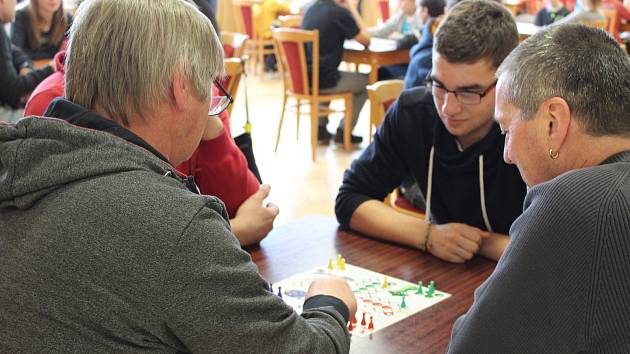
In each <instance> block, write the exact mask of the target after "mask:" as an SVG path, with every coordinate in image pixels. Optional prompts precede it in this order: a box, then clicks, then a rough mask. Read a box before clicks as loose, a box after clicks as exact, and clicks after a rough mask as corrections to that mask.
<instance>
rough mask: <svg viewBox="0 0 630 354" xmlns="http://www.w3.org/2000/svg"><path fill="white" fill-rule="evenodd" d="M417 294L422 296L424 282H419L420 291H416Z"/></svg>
mask: <svg viewBox="0 0 630 354" xmlns="http://www.w3.org/2000/svg"><path fill="white" fill-rule="evenodd" d="M416 294H418V295H422V280H420V281H419V282H418V290H416Z"/></svg>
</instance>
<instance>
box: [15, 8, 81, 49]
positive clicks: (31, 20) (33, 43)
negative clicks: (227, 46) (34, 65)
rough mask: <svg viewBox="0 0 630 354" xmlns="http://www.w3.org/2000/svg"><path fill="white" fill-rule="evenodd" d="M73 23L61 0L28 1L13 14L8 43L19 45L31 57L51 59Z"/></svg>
mask: <svg viewBox="0 0 630 354" xmlns="http://www.w3.org/2000/svg"><path fill="white" fill-rule="evenodd" d="M71 23H72V16H71V15H70V14H69V13H66V12H65V10H64V8H63V1H62V0H30V3H29V4H28V5H27V6H26V7H24V8H23V9H21V10H19V11H17V13H16V14H15V22H14V23H13V25H12V26H11V42H13V44H15V45H16V46H18V47H20V48H22V50H23V51H24V53H26V55H28V57H29V58H31V60H39V59H51V58H53V57H54V56H55V54H56V53H57V52H58V51H59V49H60V48H61V43H62V42H63V41H64V38H65V37H64V35H65V33H66V32H67V31H68V28H69V27H70V24H71Z"/></svg>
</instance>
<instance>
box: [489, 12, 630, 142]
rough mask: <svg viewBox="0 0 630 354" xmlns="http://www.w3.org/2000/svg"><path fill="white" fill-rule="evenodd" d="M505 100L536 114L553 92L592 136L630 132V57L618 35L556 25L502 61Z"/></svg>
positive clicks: (528, 115) (500, 73) (525, 112)
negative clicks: (619, 42)
mask: <svg viewBox="0 0 630 354" xmlns="http://www.w3.org/2000/svg"><path fill="white" fill-rule="evenodd" d="M499 76H501V77H502V79H505V80H506V81H505V83H506V86H505V87H506V90H505V100H506V101H507V102H508V103H510V104H512V105H513V106H515V107H516V108H518V109H519V110H520V111H521V114H522V118H523V119H529V118H531V117H532V116H533V115H534V114H535V113H536V112H537V111H538V108H539V107H540V105H541V104H542V103H543V102H544V101H545V100H546V99H549V98H551V97H561V98H563V99H564V100H565V101H566V102H567V103H568V105H569V107H570V108H571V114H572V115H573V116H574V117H575V119H576V120H577V121H578V122H579V123H580V125H581V126H582V128H583V129H584V130H585V131H586V132H587V133H588V134H590V135H592V136H603V135H628V134H630V117H628V115H629V114H630V58H629V57H628V54H626V53H624V51H623V50H622V49H621V47H619V45H618V44H617V42H616V41H615V39H614V38H612V37H611V36H609V35H608V34H607V33H606V32H604V31H603V30H599V29H594V28H590V27H587V26H584V25H580V24H564V25H560V26H551V27H550V28H548V29H546V30H544V31H542V32H540V33H537V34H536V35H534V36H533V37H530V38H529V39H527V40H526V41H525V42H523V43H521V45H520V46H518V48H516V49H515V50H514V51H513V52H512V53H511V54H510V55H509V56H508V57H507V58H506V59H505V61H504V62H503V64H502V65H501V66H500V67H499V70H498V71H497V77H499Z"/></svg>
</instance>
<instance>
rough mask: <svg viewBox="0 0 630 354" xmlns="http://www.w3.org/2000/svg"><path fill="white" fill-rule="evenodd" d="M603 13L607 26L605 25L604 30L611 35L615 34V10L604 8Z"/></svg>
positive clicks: (614, 35)
mask: <svg viewBox="0 0 630 354" xmlns="http://www.w3.org/2000/svg"><path fill="white" fill-rule="evenodd" d="M604 15H606V20H608V26H606V28H605V29H606V31H607V32H608V33H609V34H610V35H611V36H613V37H615V38H616V36H617V30H618V29H617V10H616V9H605V10H604Z"/></svg>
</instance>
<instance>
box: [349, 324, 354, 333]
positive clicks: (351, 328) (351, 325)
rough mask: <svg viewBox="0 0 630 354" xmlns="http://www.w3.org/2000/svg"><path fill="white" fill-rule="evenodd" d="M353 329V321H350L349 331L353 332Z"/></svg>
mask: <svg viewBox="0 0 630 354" xmlns="http://www.w3.org/2000/svg"><path fill="white" fill-rule="evenodd" d="M353 329H354V324H353V323H352V321H350V323H348V331H350V332H352V330H353Z"/></svg>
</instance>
